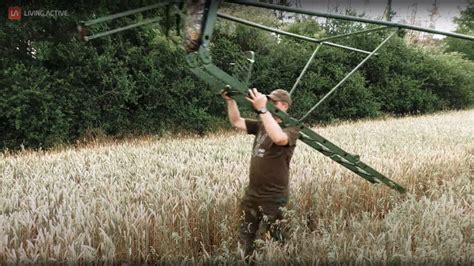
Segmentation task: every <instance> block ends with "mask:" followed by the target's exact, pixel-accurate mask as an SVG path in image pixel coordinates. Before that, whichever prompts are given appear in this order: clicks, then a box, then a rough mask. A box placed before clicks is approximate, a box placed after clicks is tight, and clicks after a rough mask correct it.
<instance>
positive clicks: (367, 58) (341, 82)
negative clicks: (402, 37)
mask: <svg viewBox="0 0 474 266" xmlns="http://www.w3.org/2000/svg"><path fill="white" fill-rule="evenodd" d="M395 33H396V31H395V32H392V33H391V34H390V35H389V36H388V37H387V38H385V40H383V42H381V43H380V44H379V46H377V48H375V49H374V50H373V51H372V53H371V54H370V55H368V56H367V57H366V58H364V60H362V62H360V63H359V64H358V65H357V66H356V67H355V68H354V69H353V70H352V71H351V72H349V74H347V75H346V76H345V77H344V78H343V79H342V80H341V81H340V82H339V83H338V84H337V85H336V86H334V88H332V89H331V90H330V91H329V92H328V93H327V94H326V95H324V97H323V98H322V99H321V100H319V102H318V103H316V104H315V105H314V106H313V108H311V110H309V111H308V112H307V113H306V114H305V115H304V116H303V117H302V118H300V120H299V122H303V120H304V119H305V118H306V117H308V115H309V114H310V113H311V112H313V111H314V110H315V109H316V108H317V107H318V106H319V105H320V104H321V103H322V102H324V100H326V99H327V98H328V97H329V96H330V95H331V94H332V93H333V92H334V91H335V90H337V89H338V88H339V87H340V86H341V85H342V84H343V83H344V82H345V81H346V80H347V79H348V78H349V77H350V76H352V74H354V73H355V72H356V71H357V70H358V69H359V68H360V67H361V66H362V65H363V64H364V63H365V62H366V61H367V60H369V58H371V57H372V55H374V54H375V52H377V50H379V49H380V48H381V47H382V46H383V45H384V44H385V43H386V42H387V41H388V40H389V39H390V38H392V36H393V35H394V34H395Z"/></svg>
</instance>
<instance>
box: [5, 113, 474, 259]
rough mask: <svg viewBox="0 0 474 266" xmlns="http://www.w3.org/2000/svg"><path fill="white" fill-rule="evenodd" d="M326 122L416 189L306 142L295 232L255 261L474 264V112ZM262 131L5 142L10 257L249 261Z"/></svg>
mask: <svg viewBox="0 0 474 266" xmlns="http://www.w3.org/2000/svg"><path fill="white" fill-rule="evenodd" d="M315 130H316V131H317V132H318V133H320V134H321V135H323V136H325V137H327V138H328V139H329V140H331V141H333V142H334V143H336V144H338V145H340V146H341V147H342V148H344V149H346V150H347V151H350V152H352V153H355V154H359V155H361V160H362V161H364V162H365V163H367V164H369V165H371V166H372V167H374V168H375V169H377V170H379V171H380V172H382V173H384V174H385V175H386V176H388V177H389V178H391V179H393V180H394V181H396V182H398V183H400V184H401V185H403V186H404V187H406V188H407V190H408V192H407V193H406V194H399V193H398V192H396V191H394V190H391V189H390V188H388V187H386V186H383V185H372V184H370V183H368V182H367V181H365V180H364V179H362V178H360V177H359V176H356V175H354V174H353V173H352V172H350V171H348V170H346V169H345V168H343V167H342V166H340V165H339V164H337V163H334V162H333V161H332V160H330V159H328V158H327V157H325V156H323V155H322V154H320V153H318V152H316V151H314V150H312V149H311V148H310V147H308V146H306V145H305V144H304V143H302V142H298V145H297V148H296V150H295V155H294V157H293V160H292V164H291V173H290V174H291V178H290V193H291V196H290V203H289V205H288V208H287V210H286V219H287V222H288V224H289V225H290V231H289V232H288V233H289V239H288V241H287V242H286V244H285V245H284V246H280V245H278V244H277V243H274V242H271V241H259V243H258V253H257V255H256V261H257V264H273V263H279V264H299V263H306V264H326V263H347V262H349V263H352V264H375V263H376V264H378V263H382V264H408V263H423V264H433V263H437V264H452V263H456V264H466V265H468V264H471V263H473V262H474V237H473V228H474V227H473V221H474V219H473V218H474V217H473V216H474V211H473V184H472V183H473V182H472V181H473V177H474V110H468V111H455V112H446V113H439V114H434V115H429V116H421V117H406V118H386V119H381V120H376V121H359V122H352V123H349V122H347V123H341V124H339V125H334V126H328V127H316V128H315ZM252 141H253V138H252V136H249V135H245V134H243V133H239V132H226V133H219V134H213V135H210V136H207V137H180V138H176V137H172V136H168V137H162V138H149V139H145V140H143V139H141V140H136V141H132V140H131V141H127V142H122V143H115V144H114V143H109V144H96V145H89V146H87V147H83V148H73V147H70V148H66V149H62V150H59V151H36V152H32V151H24V152H21V153H18V154H6V153H4V154H2V155H0V175H1V177H0V264H3V263H79V264H82V263H90V262H99V263H101V262H107V263H130V264H135V263H148V264H155V263H179V264H208V263H212V264H236V263H237V264H242V263H243V260H242V255H241V253H240V252H239V249H238V246H237V242H238V226H239V217H240V215H239V213H238V204H239V199H240V197H241V196H242V195H243V192H244V188H245V186H246V184H247V180H248V176H247V175H248V166H249V160H250V150H251V144H252ZM471 265H472V264H471Z"/></svg>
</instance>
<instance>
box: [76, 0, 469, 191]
mask: <svg viewBox="0 0 474 266" xmlns="http://www.w3.org/2000/svg"><path fill="white" fill-rule="evenodd" d="M181 2H182V1H162V2H160V3H158V4H155V5H150V6H146V7H142V8H138V9H134V10H129V11H126V12H122V13H118V14H114V15H110V16H105V17H102V18H98V19H94V20H90V21H85V22H81V23H80V26H79V31H80V32H81V34H83V33H84V32H85V31H84V30H85V28H86V27H87V26H90V25H94V24H97V23H102V22H105V21H109V20H113V19H116V18H120V17H124V16H128V15H131V14H135V13H139V12H144V11H147V10H151V9H154V8H158V7H163V6H166V5H168V10H169V5H170V4H174V3H181ZM206 2H207V7H206V10H205V16H204V17H203V19H204V20H205V21H203V23H202V30H201V35H200V36H201V37H200V46H199V48H198V50H197V51H196V52H190V53H188V54H187V55H186V62H187V63H188V65H189V70H190V71H191V72H192V73H194V74H195V75H196V76H197V77H199V78H201V79H202V80H204V81H205V82H207V83H208V84H209V85H210V87H211V88H212V89H213V90H215V91H216V92H219V91H220V90H221V89H222V88H225V89H226V90H227V91H228V92H229V95H231V96H232V97H233V98H234V99H235V100H236V101H237V102H238V103H239V105H240V106H244V105H245V106H250V103H249V102H248V101H247V100H245V96H246V95H247V92H248V87H249V84H248V83H249V76H250V73H251V70H252V65H250V66H248V67H247V68H242V67H240V68H239V70H241V71H242V70H246V71H248V73H247V75H246V78H245V79H246V80H245V82H242V81H240V80H239V79H238V78H236V77H233V76H232V75H229V74H228V73H226V72H224V71H223V70H222V69H220V68H218V67H217V66H216V65H214V64H213V63H212V59H211V57H210V55H209V43H210V40H211V36H212V33H213V30H214V25H215V22H216V20H217V17H220V18H223V19H227V20H230V21H233V22H237V23H242V24H245V25H248V26H252V27H256V28H259V29H262V30H266V31H270V32H274V33H277V34H281V35H285V36H289V37H293V38H297V39H300V40H305V41H309V42H313V43H317V44H319V45H318V46H317V47H316V49H315V50H314V52H313V53H312V55H311V57H310V58H309V60H308V62H307V63H306V65H305V66H304V68H303V70H302V71H301V73H300V75H299V76H298V78H297V80H296V82H295V84H294V85H293V87H292V89H291V91H290V94H292V93H293V92H294V90H295V89H296V87H297V85H298V84H299V82H300V80H301V79H302V77H303V75H304V74H305V73H306V71H307V69H308V67H309V66H310V64H311V62H312V61H313V59H314V57H315V56H316V54H317V52H318V51H319V50H320V48H321V47H322V46H323V45H327V46H332V47H337V48H342V49H346V50H349V51H356V52H360V53H364V54H367V56H366V57H365V58H364V59H363V60H362V61H361V62H360V63H359V64H358V65H357V66H356V67H355V68H354V69H353V70H352V71H350V72H349V73H348V74H347V75H346V76H345V77H344V78H343V79H342V80H341V81H340V82H338V83H337V84H336V85H335V86H334V87H333V88H332V89H331V90H330V91H329V92H328V93H327V94H326V95H325V96H324V97H323V98H322V99H321V100H319V101H318V102H317V103H316V104H315V105H314V106H313V107H312V108H311V109H310V110H309V111H308V112H307V113H306V114H305V115H304V116H303V117H301V118H300V119H295V118H292V117H290V116H289V115H288V114H286V113H285V112H282V111H280V110H279V109H277V108H275V106H274V105H273V104H272V103H271V102H269V103H268V110H269V111H270V112H271V113H272V114H274V115H276V116H278V117H279V118H280V119H281V120H282V126H283V127H290V126H291V127H298V128H299V129H300V135H299V139H300V140H301V141H302V142H304V143H306V144H307V145H309V146H310V147H312V148H314V149H316V150H317V151H319V152H321V153H322V154H323V155H325V156H327V157H329V158H331V159H332V160H334V161H335V162H337V163H339V164H341V165H342V166H344V167H346V168H347V169H349V170H351V171H352V172H354V173H355V174H357V175H359V176H361V177H362V178H364V179H366V180H368V181H369V182H371V183H383V184H385V185H387V186H389V187H390V188H392V189H395V190H397V191H399V192H401V193H403V192H405V191H406V190H405V188H403V187H402V186H400V185H399V184H397V183H395V182H394V181H392V180H390V179H389V178H387V177H385V176H384V175H383V174H381V173H380V172H378V171H377V170H375V169H373V168H372V167H370V166H368V165H367V164H365V163H363V162H361V161H360V158H359V156H358V155H353V154H350V153H348V152H346V151H344V150H343V149H341V148H340V147H338V146H336V145H335V144H334V143H332V142H330V141H329V140H327V139H325V138H324V137H322V136H321V135H319V134H318V133H316V132H314V131H313V130H312V129H310V128H308V127H306V126H305V125H304V124H303V121H304V120H305V119H306V118H307V117H308V116H309V115H310V114H311V112H313V111H314V110H315V109H316V108H317V107H318V106H320V105H321V104H322V103H323V102H324V101H326V100H327V99H328V98H329V97H330V96H331V95H333V94H334V92H335V91H336V90H337V89H339V88H340V87H341V86H342V85H343V84H344V82H345V81H347V80H348V79H349V78H350V77H351V76H352V75H353V74H354V73H355V72H356V71H357V70H358V69H359V68H360V67H361V66H362V65H364V64H365V62H367V60H369V59H370V58H371V57H372V56H374V55H377V51H378V50H379V49H380V48H381V47H383V46H384V45H385V44H386V43H387V42H388V41H389V39H390V38H391V37H392V36H394V34H395V33H396V31H394V32H392V33H391V34H390V35H389V36H388V37H386V38H385V39H384V40H383V41H382V42H381V43H380V44H379V45H378V46H377V47H376V48H375V49H374V50H373V51H372V52H368V51H364V50H360V49H357V48H353V47H348V46H344V45H340V44H335V43H331V42H328V41H329V40H336V39H340V38H346V37H349V36H354V35H358V34H364V33H369V32H374V31H380V30H385V29H390V28H396V29H409V30H416V31H423V32H428V33H433V34H442V35H445V36H449V37H454V38H460V39H465V40H470V41H472V40H474V37H473V36H469V35H463V34H459V33H452V32H444V31H437V30H433V29H427V28H422V27H417V26H412V25H406V24H400V23H393V22H390V21H378V20H370V19H365V18H360V17H353V16H345V15H338V14H327V13H322V12H316V11H308V10H303V9H299V8H292V7H286V6H280V5H273V4H267V3H261V2H255V1H244V0H240V1H227V2H231V3H234V4H241V5H247V6H254V7H260V8H268V9H274V10H280V11H286V12H294V13H300V14H306V15H311V16H319V17H326V18H334V19H341V20H349V21H358V22H363V23H370V24H377V25H383V26H382V27H376V28H372V29H367V30H362V31H357V32H353V33H348V34H342V35H338V36H331V37H327V38H323V39H319V40H318V39H314V38H310V37H307V36H302V35H298V34H294V33H289V32H285V31H282V30H278V29H273V28H270V27H267V26H264V25H260V24H257V23H254V22H251V21H247V20H244V19H241V18H236V17H233V16H229V15H226V14H221V13H218V12H217V10H218V7H219V5H220V3H221V1H219V0H211V1H209V0H208V1H206ZM175 9H176V8H175ZM175 11H176V14H177V15H180V16H183V14H182V13H181V11H180V10H178V9H176V10H175ZM157 21H158V18H151V19H146V20H143V21H141V22H137V23H134V24H131V25H128V26H125V27H121V28H118V29H113V30H110V31H106V32H102V33H98V34H95V35H91V36H85V35H83V37H84V40H91V39H95V38H99V37H104V36H107V35H110V34H113V33H117V32H120V31H124V30H127V29H131V28H135V27H138V26H142V25H146V24H150V23H155V22H157ZM249 60H251V61H252V62H251V63H252V64H253V60H254V59H253V54H252V58H250V59H249Z"/></svg>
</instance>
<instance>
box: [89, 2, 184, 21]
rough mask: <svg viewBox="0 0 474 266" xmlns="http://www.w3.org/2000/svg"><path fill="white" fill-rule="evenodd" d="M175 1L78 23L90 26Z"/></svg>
mask: <svg viewBox="0 0 474 266" xmlns="http://www.w3.org/2000/svg"><path fill="white" fill-rule="evenodd" d="M177 2H178V1H162V2H160V3H157V4H154V5H149V6H144V7H140V8H137V9H132V10H128V11H125V12H120V13H117V14H113V15H109V16H103V17H100V18H97V19H92V20H88V21H81V22H80V24H81V25H83V26H86V27H87V26H91V25H94V24H97V23H102V22H105V21H109V20H114V19H117V18H121V17H125V16H129V15H133V14H136V13H141V12H145V11H148V10H152V9H156V8H159V7H163V6H165V5H168V4H171V3H177Z"/></svg>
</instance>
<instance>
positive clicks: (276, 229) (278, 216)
mask: <svg viewBox="0 0 474 266" xmlns="http://www.w3.org/2000/svg"><path fill="white" fill-rule="evenodd" d="M282 207H285V205H281V204H275V205H269V206H265V207H264V209H263V211H264V212H263V219H262V222H263V223H264V228H265V231H266V233H269V234H270V237H271V238H272V239H273V240H275V241H277V242H279V243H281V244H284V243H285V235H286V227H287V225H286V223H285V221H284V220H283V212H282V210H281V208H282Z"/></svg>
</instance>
